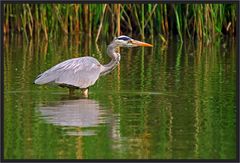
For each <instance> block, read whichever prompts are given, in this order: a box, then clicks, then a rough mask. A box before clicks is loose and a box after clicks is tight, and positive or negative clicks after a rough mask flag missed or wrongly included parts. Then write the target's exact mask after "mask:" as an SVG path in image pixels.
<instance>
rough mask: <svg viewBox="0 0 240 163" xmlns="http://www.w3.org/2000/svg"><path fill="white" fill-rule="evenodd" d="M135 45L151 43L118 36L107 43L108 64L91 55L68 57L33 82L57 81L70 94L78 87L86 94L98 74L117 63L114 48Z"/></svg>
mask: <svg viewBox="0 0 240 163" xmlns="http://www.w3.org/2000/svg"><path fill="white" fill-rule="evenodd" d="M136 46H149V47H152V45H151V44H147V43H144V42H140V41H137V40H134V39H132V38H130V37H128V36H119V37H117V38H115V39H114V40H113V41H112V42H111V43H110V45H108V48H107V53H108V55H109V57H111V58H112V60H111V61H110V62H109V63H108V64H105V65H101V64H100V63H99V62H98V60H97V59H95V58H93V57H80V58H73V59H69V60H66V61H64V62H61V63H59V64H57V65H55V66H54V67H52V68H50V69H49V70H47V71H45V72H44V73H42V74H40V75H38V77H37V79H36V80H35V84H47V83H57V84H58V85H60V86H61V87H68V88H69V92H70V94H72V93H73V91H74V89H77V88H80V89H82V91H83V94H84V95H85V96H87V95H88V87H89V86H91V85H93V84H94V83H95V82H96V80H97V79H98V78H99V76H102V75H105V74H108V73H109V72H111V71H112V70H113V69H114V68H115V67H116V65H118V63H119V61H120V54H119V53H117V52H116V48H117V47H136Z"/></svg>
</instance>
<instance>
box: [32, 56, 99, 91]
mask: <svg viewBox="0 0 240 163" xmlns="http://www.w3.org/2000/svg"><path fill="white" fill-rule="evenodd" d="M102 69H103V67H102V65H101V64H100V63H99V62H98V60H96V59H95V58H93V57H80V58H73V59H69V60H66V61H64V62H61V63H59V64H57V65H56V66H54V67H52V68H50V69H49V70H47V71H45V72H44V73H42V74H40V75H39V76H38V77H37V79H36V80H35V84H47V83H57V84H66V85H72V86H75V87H79V88H87V87H89V86H91V85H93V84H94V83H95V82H96V80H97V79H98V78H99V75H100V73H101V70H102Z"/></svg>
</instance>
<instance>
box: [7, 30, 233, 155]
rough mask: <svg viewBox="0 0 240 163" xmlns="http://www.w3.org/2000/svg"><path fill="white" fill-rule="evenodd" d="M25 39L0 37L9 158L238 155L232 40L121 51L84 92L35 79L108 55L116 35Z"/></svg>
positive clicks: (177, 43) (104, 57) (106, 57)
mask: <svg viewBox="0 0 240 163" xmlns="http://www.w3.org/2000/svg"><path fill="white" fill-rule="evenodd" d="M22 40H23V39H22V37H21V36H18V35H16V36H14V37H12V38H5V40H4V158H5V159H235V158H236V132H235V131H236V108H237V107H236V43H235V41H233V40H231V39H224V40H223V41H220V40H217V41H216V42H214V43H213V44H210V45H208V46H207V45H202V44H200V43H199V44H193V42H192V41H185V44H183V45H182V46H181V44H180V43H179V42H178V41H176V40H173V41H171V42H169V45H168V46H163V45H161V44H160V43H159V42H160V41H159V40H158V39H156V40H153V44H154V47H153V48H133V49H121V54H122V55H121V64H120V66H118V67H117V68H116V69H115V70H114V71H113V72H112V73H110V74H108V75H107V76H104V77H101V78H100V79H99V80H98V81H97V83H96V84H95V85H94V86H92V87H91V88H90V95H89V98H88V99H86V98H83V97H82V96H81V93H80V92H79V91H78V92H77V94H76V95H75V97H69V96H68V90H67V89H64V88H60V87H56V86H38V85H34V84H33V81H34V79H35V77H36V76H37V75H38V74H40V73H41V72H43V71H45V70H47V69H48V68H50V67H51V66H53V65H55V64H57V63H59V62H61V61H63V60H66V59H69V58H73V57H78V56H80V55H81V56H85V55H89V54H92V55H91V56H93V57H96V58H97V59H98V60H99V61H100V62H101V63H107V62H109V58H108V56H107V55H106V54H105V52H106V47H107V43H109V42H110V41H111V40H110V39H108V40H106V41H105V40H103V41H102V42H100V43H98V45H95V44H94V43H93V42H92V43H91V41H88V40H87V39H85V40H84V41H81V40H79V39H76V38H74V37H73V38H71V37H69V38H67V37H59V38H58V39H56V40H53V41H49V42H47V41H45V40H42V39H41V38H40V39H38V38H35V39H33V40H32V41H30V42H29V43H27V42H25V41H22ZM139 40H140V39H139ZM148 42H151V40H148Z"/></svg>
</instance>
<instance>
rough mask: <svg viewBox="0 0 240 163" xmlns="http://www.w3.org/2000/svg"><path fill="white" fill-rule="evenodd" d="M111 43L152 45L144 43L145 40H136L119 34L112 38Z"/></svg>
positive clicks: (132, 45)
mask: <svg viewBox="0 0 240 163" xmlns="http://www.w3.org/2000/svg"><path fill="white" fill-rule="evenodd" d="M113 43H114V44H116V45H117V46H119V47H136V46H148V47H152V46H153V45H151V44H148V43H145V42H141V41H137V40H134V39H132V38H130V37H128V36H124V35H122V36H119V37H116V38H115V39H114V40H113Z"/></svg>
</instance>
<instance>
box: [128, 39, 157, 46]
mask: <svg viewBox="0 0 240 163" xmlns="http://www.w3.org/2000/svg"><path fill="white" fill-rule="evenodd" d="M132 44H133V45H135V46H148V47H153V45H151V44H148V43H145V42H141V41H137V40H132Z"/></svg>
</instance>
